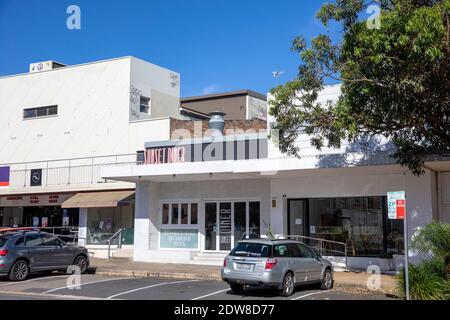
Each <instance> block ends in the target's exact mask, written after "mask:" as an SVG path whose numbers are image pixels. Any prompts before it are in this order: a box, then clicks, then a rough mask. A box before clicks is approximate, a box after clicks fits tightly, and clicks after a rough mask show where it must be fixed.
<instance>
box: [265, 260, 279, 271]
mask: <svg viewBox="0 0 450 320" xmlns="http://www.w3.org/2000/svg"><path fill="white" fill-rule="evenodd" d="M277 262H278V261H277V259H267V261H266V270H272V269H273V267H275V265H276V264H277Z"/></svg>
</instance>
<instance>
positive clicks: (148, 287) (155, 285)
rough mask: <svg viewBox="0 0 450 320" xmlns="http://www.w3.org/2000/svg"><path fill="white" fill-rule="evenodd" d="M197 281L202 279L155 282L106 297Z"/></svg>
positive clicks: (110, 297)
mask: <svg viewBox="0 0 450 320" xmlns="http://www.w3.org/2000/svg"><path fill="white" fill-rule="evenodd" d="M197 281H200V280H184V281H174V282H163V283H158V284H153V285H151V286H146V287H141V288H137V289H133V290H129V291H125V292H121V293H117V294H114V295H112V296H109V297H108V298H106V299H112V298H115V297H118V296H123V295H125V294H129V293H133V292H136V291H140V290H145V289H150V288H155V287H160V286H165V285H169V284H177V283H187V282H197Z"/></svg>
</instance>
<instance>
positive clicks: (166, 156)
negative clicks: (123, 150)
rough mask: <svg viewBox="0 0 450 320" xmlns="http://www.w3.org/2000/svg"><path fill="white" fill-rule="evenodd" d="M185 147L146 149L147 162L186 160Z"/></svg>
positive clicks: (178, 161)
mask: <svg viewBox="0 0 450 320" xmlns="http://www.w3.org/2000/svg"><path fill="white" fill-rule="evenodd" d="M185 155H186V149H185V147H164V148H153V149H147V150H145V153H144V156H145V161H144V162H145V164H162V163H181V162H185Z"/></svg>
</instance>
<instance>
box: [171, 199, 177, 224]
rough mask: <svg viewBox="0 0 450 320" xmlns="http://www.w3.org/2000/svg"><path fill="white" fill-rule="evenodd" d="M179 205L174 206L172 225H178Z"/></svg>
mask: <svg viewBox="0 0 450 320" xmlns="http://www.w3.org/2000/svg"><path fill="white" fill-rule="evenodd" d="M178 221H179V220H178V204H172V219H171V224H178Z"/></svg>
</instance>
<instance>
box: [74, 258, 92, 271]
mask: <svg viewBox="0 0 450 320" xmlns="http://www.w3.org/2000/svg"><path fill="white" fill-rule="evenodd" d="M73 264H74V265H75V266H77V267H79V268H80V271H81V273H82V274H83V273H85V272H86V270H87V268H88V267H89V263H88V261H87V259H86V257H85V256H83V255H79V256H77V257H76V258H75V260H74V261H73Z"/></svg>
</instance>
